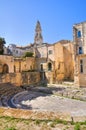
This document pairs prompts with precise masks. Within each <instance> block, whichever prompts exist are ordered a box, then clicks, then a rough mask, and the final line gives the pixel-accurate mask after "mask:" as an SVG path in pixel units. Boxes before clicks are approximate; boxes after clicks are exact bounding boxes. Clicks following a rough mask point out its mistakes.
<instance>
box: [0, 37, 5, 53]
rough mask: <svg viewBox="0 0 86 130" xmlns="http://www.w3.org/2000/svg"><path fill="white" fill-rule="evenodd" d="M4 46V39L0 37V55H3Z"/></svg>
mask: <svg viewBox="0 0 86 130" xmlns="http://www.w3.org/2000/svg"><path fill="white" fill-rule="evenodd" d="M4 44H6V42H5V39H4V38H2V37H0V55H3V53H4Z"/></svg>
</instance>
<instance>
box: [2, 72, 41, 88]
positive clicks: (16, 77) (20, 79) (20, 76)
mask: <svg viewBox="0 0 86 130" xmlns="http://www.w3.org/2000/svg"><path fill="white" fill-rule="evenodd" d="M8 82H10V83H12V84H15V85H16V86H20V85H25V84H35V83H39V82H40V73H39V72H22V73H7V74H0V83H8Z"/></svg>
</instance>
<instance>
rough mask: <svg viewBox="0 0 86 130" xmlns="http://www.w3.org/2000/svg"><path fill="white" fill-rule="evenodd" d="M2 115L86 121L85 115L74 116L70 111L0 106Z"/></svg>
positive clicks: (35, 118) (33, 118) (0, 114)
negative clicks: (60, 111) (61, 111)
mask: <svg viewBox="0 0 86 130" xmlns="http://www.w3.org/2000/svg"><path fill="white" fill-rule="evenodd" d="M0 116H9V117H14V118H21V119H32V120H56V119H60V120H65V121H74V122H84V121H86V117H85V116H74V117H73V116H72V117H71V115H70V113H59V112H51V111H36V110H23V109H14V108H5V107H0Z"/></svg>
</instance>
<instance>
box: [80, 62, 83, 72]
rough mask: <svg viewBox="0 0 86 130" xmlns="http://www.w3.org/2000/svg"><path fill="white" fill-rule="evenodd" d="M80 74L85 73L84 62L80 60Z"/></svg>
mask: <svg viewBox="0 0 86 130" xmlns="http://www.w3.org/2000/svg"><path fill="white" fill-rule="evenodd" d="M80 73H83V60H80Z"/></svg>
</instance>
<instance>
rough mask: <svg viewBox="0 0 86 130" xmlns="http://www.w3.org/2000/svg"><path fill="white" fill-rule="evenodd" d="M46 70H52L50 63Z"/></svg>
mask: <svg viewBox="0 0 86 130" xmlns="http://www.w3.org/2000/svg"><path fill="white" fill-rule="evenodd" d="M48 70H49V71H51V70H52V64H51V63H48Z"/></svg>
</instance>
